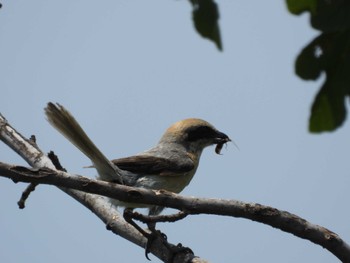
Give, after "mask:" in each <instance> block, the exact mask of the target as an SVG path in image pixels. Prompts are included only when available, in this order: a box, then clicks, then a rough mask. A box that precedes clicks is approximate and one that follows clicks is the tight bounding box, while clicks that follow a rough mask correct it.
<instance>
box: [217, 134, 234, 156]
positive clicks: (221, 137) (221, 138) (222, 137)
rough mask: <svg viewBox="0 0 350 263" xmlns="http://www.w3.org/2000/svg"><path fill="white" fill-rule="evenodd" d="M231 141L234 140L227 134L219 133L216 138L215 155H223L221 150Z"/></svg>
mask: <svg viewBox="0 0 350 263" xmlns="http://www.w3.org/2000/svg"><path fill="white" fill-rule="evenodd" d="M231 141H232V140H231V139H230V138H229V137H228V136H227V135H226V134H225V133H222V132H218V133H217V137H216V138H215V143H216V147H215V153H217V154H221V150H222V147H223V146H224V144H226V143H228V142H231Z"/></svg>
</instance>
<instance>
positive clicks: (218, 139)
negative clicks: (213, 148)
mask: <svg viewBox="0 0 350 263" xmlns="http://www.w3.org/2000/svg"><path fill="white" fill-rule="evenodd" d="M230 141H231V139H230V138H229V137H228V136H227V135H226V134H225V133H222V132H219V131H218V132H217V134H216V136H215V138H214V143H216V144H224V143H227V142H230Z"/></svg>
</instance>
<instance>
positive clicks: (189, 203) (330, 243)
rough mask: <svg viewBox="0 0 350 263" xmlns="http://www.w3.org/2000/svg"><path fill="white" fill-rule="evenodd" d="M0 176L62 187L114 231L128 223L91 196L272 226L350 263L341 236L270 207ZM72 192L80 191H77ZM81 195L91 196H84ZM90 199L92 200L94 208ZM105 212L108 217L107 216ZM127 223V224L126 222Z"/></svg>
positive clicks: (29, 172) (6, 169)
mask: <svg viewBox="0 0 350 263" xmlns="http://www.w3.org/2000/svg"><path fill="white" fill-rule="evenodd" d="M1 127H2V125H1V123H0V139H2V137H3V136H2V131H1V130H2V129H1ZM43 167H44V166H43ZM0 174H1V175H2V176H4V177H7V178H10V179H12V180H13V181H14V182H19V181H20V182H30V183H38V184H50V185H55V186H58V187H60V189H63V190H64V191H65V192H67V193H68V194H70V195H71V196H73V197H74V198H75V199H77V200H78V201H79V202H81V203H83V204H84V205H85V206H87V207H88V208H89V209H91V210H92V209H94V210H92V211H93V212H94V213H95V214H97V215H98V216H99V217H100V218H101V219H102V220H103V221H104V222H105V223H106V224H107V225H108V226H110V227H111V226H112V227H113V226H114V225H113V224H114V223H115V222H117V223H118V224H119V223H120V222H123V221H124V220H122V219H121V218H120V217H121V216H120V215H119V213H117V212H116V211H115V210H114V209H113V208H111V207H110V205H108V208H106V202H103V205H101V206H100V205H98V206H97V207H98V209H97V210H96V207H95V205H93V204H95V202H99V200H100V201H101V200H104V199H102V198H101V197H100V198H97V199H96V197H95V196H92V195H91V194H98V195H102V196H106V197H109V198H114V199H118V200H121V201H128V202H134V203H145V204H153V205H159V206H166V207H171V208H175V209H179V210H181V211H185V212H186V213H187V214H215V215H222V216H232V217H240V218H247V219H250V220H253V221H256V222H260V223H264V224H267V225H270V226H272V227H274V228H278V229H280V230H282V231H285V232H288V233H291V234H293V235H295V236H298V237H300V238H303V239H307V240H309V241H311V242H313V243H315V244H318V245H320V246H322V247H324V248H326V249H327V250H329V251H330V252H331V253H333V254H334V255H335V256H336V257H337V258H338V259H340V260H341V261H343V262H350V247H349V245H348V244H347V243H345V242H344V241H343V240H342V239H341V238H340V237H339V236H338V235H337V234H335V233H333V232H332V231H330V230H328V229H326V228H324V227H322V226H318V225H315V224H312V223H310V222H308V221H306V220H305V219H303V218H301V217H299V216H297V215H294V214H291V213H289V212H287V211H281V210H278V209H276V208H272V207H269V206H264V205H260V204H256V203H245V202H241V201H236V200H224V199H208V198H195V197H184V196H180V195H178V194H174V193H170V192H167V191H161V190H160V191H152V190H147V189H143V188H134V187H128V186H124V185H118V184H113V183H108V182H104V181H99V180H93V179H89V178H86V177H83V176H75V175H71V174H69V173H66V172H63V171H57V170H55V169H52V168H51V167H48V168H42V169H28V168H25V167H21V166H13V165H7V164H4V163H0ZM71 189H75V190H79V191H74V190H71ZM80 191H83V192H88V193H91V194H83V193H82V192H80ZM83 196H84V197H83ZM89 198H91V202H92V204H91V206H90V201H89V200H90V199H89ZM86 200H88V201H86ZM106 211H107V212H106ZM105 212H106V215H105V214H104V213H105ZM116 219H117V220H116ZM111 222H113V224H112V225H110V223H111ZM124 223H126V222H125V221H124ZM123 227H124V226H123ZM123 227H121V228H116V229H115V230H114V231H115V233H117V234H119V235H121V236H123V237H124V238H126V239H128V240H130V241H132V242H134V243H135V244H138V245H140V246H143V245H144V242H145V240H144V239H143V237H142V238H141V237H140V236H139V233H137V234H136V233H134V232H135V229H132V230H131V229H128V230H127V231H126V233H122V232H120V231H121V229H123ZM129 231H131V232H133V233H134V234H133V235H130V233H129ZM160 245H161V244H160ZM153 247H154V246H152V248H153ZM165 251H166V250H165ZM151 252H152V253H153V254H156V255H157V256H158V257H159V258H161V259H162V260H165V262H168V261H166V260H169V257H163V255H160V254H157V253H159V251H158V252H157V251H154V250H152V249H151ZM168 256H169V255H168ZM180 262H181V261H180Z"/></svg>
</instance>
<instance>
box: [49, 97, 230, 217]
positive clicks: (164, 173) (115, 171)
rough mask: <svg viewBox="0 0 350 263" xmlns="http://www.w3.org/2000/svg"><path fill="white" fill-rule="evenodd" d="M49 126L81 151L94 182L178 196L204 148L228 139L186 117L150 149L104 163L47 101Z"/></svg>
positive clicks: (155, 209) (64, 113) (67, 116)
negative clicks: (94, 172) (89, 161)
mask: <svg viewBox="0 0 350 263" xmlns="http://www.w3.org/2000/svg"><path fill="white" fill-rule="evenodd" d="M45 114H46V117H47V120H48V121H49V123H50V124H51V125H52V126H53V127H54V128H56V129H57V130H58V131H59V132H60V133H61V134H63V135H64V136H65V137H66V138H67V139H68V140H69V141H70V142H71V143H73V144H74V145H75V146H76V147H77V148H78V149H79V150H80V151H81V152H83V153H84V154H85V155H86V156H87V157H88V158H89V159H90V160H91V162H92V164H93V165H92V166H91V167H94V168H95V169H96V170H97V172H98V179H101V180H104V181H107V182H114V183H120V184H124V185H127V186H133V187H141V188H146V189H151V190H167V191H170V192H173V193H180V192H181V191H182V190H183V189H184V188H185V187H186V186H187V185H188V184H189V183H190V181H191V180H192V178H193V176H194V175H195V173H196V170H197V168H198V165H199V160H200V157H201V154H202V152H203V150H204V148H206V147H208V146H211V145H216V149H215V152H216V153H218V154H220V151H221V148H222V146H223V145H224V144H226V143H227V142H230V141H231V139H230V138H229V137H228V136H227V135H226V134H225V133H223V132H220V131H219V130H217V129H216V128H215V127H214V126H213V125H212V124H210V123H209V122H207V121H205V120H202V119H198V118H188V119H184V120H180V121H178V122H175V123H174V124H172V125H171V126H170V127H169V128H168V129H167V130H166V131H165V133H164V134H163V136H162V137H161V138H160V140H159V142H158V143H157V144H156V145H155V146H154V147H153V148H151V149H149V150H146V151H143V152H140V153H138V154H136V155H133V156H129V157H125V158H118V159H113V160H108V159H107V158H106V157H105V156H104V155H103V153H102V152H101V151H100V150H99V149H98V148H97V147H96V145H95V144H94V143H93V142H92V141H91V140H90V139H89V137H88V136H87V134H86V133H85V132H84V130H83V129H82V128H81V126H80V125H79V123H78V122H77V121H76V119H75V118H74V117H73V116H72V114H71V113H70V112H69V111H68V110H67V109H66V108H65V107H63V106H62V105H60V104H58V103H57V104H54V103H52V102H49V103H48V104H47V107H46V108H45ZM111 203H112V204H113V205H115V206H117V207H125V208H130V209H134V208H143V207H146V208H149V215H158V214H160V213H161V212H162V210H163V209H164V207H160V206H154V205H145V204H138V203H129V202H122V201H119V200H116V199H111Z"/></svg>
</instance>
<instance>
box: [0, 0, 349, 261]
mask: <svg viewBox="0 0 350 263" xmlns="http://www.w3.org/2000/svg"><path fill="white" fill-rule="evenodd" d="M2 3H3V8H2V9H1V10H0V36H1V41H0V54H1V55H0V57H1V60H0V72H1V78H0V90H1V94H2V95H1V97H0V112H1V113H2V114H3V115H4V116H5V117H6V118H7V119H8V120H9V121H10V123H11V124H12V125H13V126H14V127H15V128H17V129H18V130H19V131H20V132H21V133H22V134H24V135H26V136H30V135H31V134H35V135H36V137H37V140H38V144H39V146H40V147H41V149H42V150H44V151H45V152H48V151H50V150H54V151H55V153H56V154H57V155H58V156H59V157H60V160H61V162H62V164H63V165H64V166H65V167H66V168H67V169H68V170H69V171H70V172H72V173H77V174H83V175H87V176H90V177H94V176H95V175H96V174H95V172H94V171H93V170H90V169H89V170H87V169H83V168H82V167H83V166H86V165H89V160H88V159H87V158H86V157H85V156H83V155H82V154H81V153H80V152H79V151H78V150H76V149H75V148H74V147H73V146H72V145H71V144H70V143H69V142H67V141H66V140H65V139H64V138H63V137H62V136H61V135H60V134H58V133H57V132H56V131H55V130H54V129H53V128H52V127H51V126H50V125H49V124H48V122H47V121H46V120H45V116H44V113H43V108H44V107H45V105H46V103H47V102H48V101H53V102H59V103H61V104H62V105H64V106H65V107H67V108H68V109H69V110H70V111H71V112H72V113H73V115H74V116H75V117H76V118H77V119H78V120H79V122H80V123H81V125H82V126H83V127H84V129H85V130H86V132H87V133H88V134H89V135H90V137H91V138H92V139H93V141H94V142H95V143H96V144H97V145H98V146H99V148H100V149H101V150H102V151H103V152H104V153H105V154H106V156H108V157H109V158H111V159H113V158H118V157H124V156H128V155H131V154H135V153H138V152H140V151H143V150H146V149H148V148H150V147H152V146H153V145H154V144H155V143H157V141H158V139H159V138H160V136H161V135H162V133H163V132H164V130H165V129H166V128H167V127H168V126H169V125H170V124H172V123H173V122H175V121H178V120H180V119H184V118H188V117H198V118H203V119H205V120H207V121H209V122H211V123H212V124H213V125H215V126H216V127H217V128H218V129H219V130H221V131H223V132H225V133H226V134H228V135H229V136H230V137H231V138H232V139H233V140H234V141H235V142H236V143H237V144H238V146H239V150H237V149H236V148H235V147H234V145H232V144H231V145H228V147H227V149H225V148H224V149H223V151H222V153H223V155H222V156H219V155H216V154H215V152H214V148H213V147H211V148H208V149H206V151H205V152H204V153H203V155H202V158H201V163H200V167H199V169H198V171H197V174H196V176H195V177H194V179H193V181H192V183H191V184H190V185H189V186H188V187H187V188H186V189H185V190H184V192H183V194H184V195H190V196H198V197H217V198H228V199H237V200H241V201H246V202H257V203H261V204H265V205H271V206H273V207H276V208H279V209H282V210H287V211H289V212H292V213H295V214H297V215H299V216H301V217H303V218H305V219H307V220H309V221H311V222H313V223H316V224H319V225H322V226H325V227H327V228H329V229H330V230H332V231H334V232H336V233H338V234H339V235H340V236H341V237H342V238H344V239H345V240H346V241H349V240H350V228H349V224H348V222H349V220H350V212H349V210H348V209H347V207H348V202H347V201H348V200H349V199H350V193H349V190H348V185H349V183H350V178H349V175H348V165H347V164H348V158H347V156H349V148H350V147H349V146H350V142H349V140H348V132H349V125H348V123H345V125H344V126H343V127H342V128H341V129H339V130H338V131H336V132H334V133H325V134H321V135H312V134H309V133H308V131H307V121H308V116H309V108H310V105H311V102H312V100H313V98H314V96H315V94H316V92H317V90H318V87H319V86H320V85H321V83H322V80H320V81H318V82H304V81H301V80H300V79H298V78H297V77H296V76H295V74H294V60H295V57H296V56H297V54H298V52H299V51H300V49H301V48H302V47H303V46H305V45H306V44H307V43H308V42H309V41H310V40H311V39H313V37H315V36H316V35H317V34H318V33H317V32H316V31H314V30H312V29H311V28H310V26H309V22H308V16H307V15H306V14H304V15H302V16H300V17H297V16H292V15H291V14H289V13H288V12H287V9H286V6H285V3H284V1H254V3H253V2H249V1H228V0H221V1H218V4H219V8H220V13H221V18H220V27H221V33H222V40H223V47H224V52H218V51H217V49H216V48H215V46H214V44H213V43H211V42H209V41H207V40H205V39H202V38H201V37H200V36H198V35H197V34H196V33H195V32H194V29H193V25H192V21H191V6H190V4H189V3H188V1H164V0H162V1H161V0H149V1H141V0H135V1H121V0H114V1H111V0H106V1H102V2H96V1H89V0H85V1H82V0H80V1H79V0H76V1H67V0H63V1H43V0H38V1H31V2H29V1H2ZM0 160H1V161H3V162H8V163H17V164H25V163H24V162H23V160H21V159H20V158H19V157H18V156H16V154H14V153H13V152H12V151H11V150H10V149H9V148H7V146H5V145H4V144H3V145H1V144H0ZM24 188H25V185H24V184H17V185H15V184H13V183H12V182H11V181H10V180H7V179H1V178H0V189H1V191H0V207H1V209H2V213H1V216H0V232H1V235H0V247H1V253H0V260H1V261H2V262H8V263H12V262H16V263H18V262H25V261H30V262H38V263H40V262H48V261H50V262H52V263H58V262H74V261H78V262H86V263H88V262H96V261H101V260H103V261H104V262H105V263H108V262H116V261H118V262H124V261H126V260H128V262H147V260H146V259H145V258H144V256H143V254H144V251H143V250H142V249H140V248H139V247H136V246H135V245H133V244H131V243H129V242H127V241H125V240H123V239H121V238H120V237H118V236H115V235H113V234H111V233H110V232H109V231H106V230H105V227H104V225H103V224H102V222H101V221H99V219H98V218H97V217H95V216H94V215H93V214H92V213H91V212H89V211H88V210H87V209H85V208H84V207H82V206H81V205H79V204H78V203H77V202H75V201H74V200H73V199H71V198H70V197H68V196H66V195H65V194H64V193H63V192H61V191H60V190H58V189H56V188H54V187H50V186H39V187H38V189H37V190H36V191H35V193H33V194H32V196H31V197H30V199H29V202H28V204H27V208H26V209H24V210H19V209H18V208H17V205H16V202H17V201H18V198H19V196H20V194H21V192H22V190H23V189H24ZM168 212H169V211H168ZM159 228H160V229H161V230H163V231H164V232H165V233H166V234H167V235H168V238H169V241H171V242H173V243H178V242H181V243H182V244H184V245H186V246H189V247H191V248H192V249H193V250H194V252H195V253H196V254H197V255H199V256H200V257H202V258H205V259H208V260H210V261H211V262H257V261H259V262H321V263H322V262H327V263H329V262H338V260H337V259H336V258H335V257H334V256H333V255H331V254H330V253H329V252H327V251H326V250H324V249H322V248H321V247H319V246H316V245H314V244H312V243H310V242H309V241H305V240H301V239H299V238H296V237H294V236H292V235H290V234H287V233H284V232H282V231H279V230H276V229H273V228H271V227H269V226H266V225H262V224H258V223H255V222H252V221H248V220H246V219H236V218H225V217H215V216H205V215H200V216H191V217H189V218H186V219H184V220H182V221H181V222H177V223H174V224H159ZM152 262H159V261H158V260H157V259H156V258H155V257H152Z"/></svg>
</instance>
